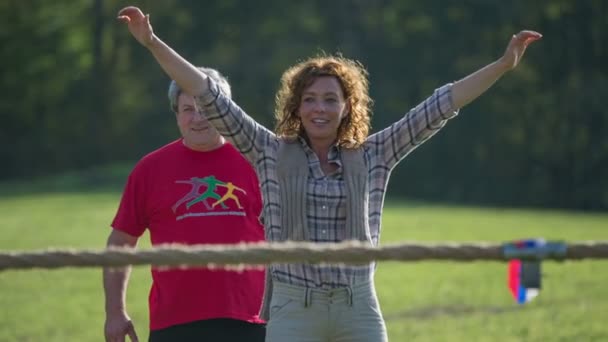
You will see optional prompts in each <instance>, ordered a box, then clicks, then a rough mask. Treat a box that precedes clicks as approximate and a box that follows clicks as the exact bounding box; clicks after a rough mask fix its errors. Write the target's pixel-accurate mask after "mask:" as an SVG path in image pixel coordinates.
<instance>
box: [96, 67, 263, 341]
mask: <svg viewBox="0 0 608 342" xmlns="http://www.w3.org/2000/svg"><path fill="white" fill-rule="evenodd" d="M201 70H202V71H203V72H205V73H206V74H207V75H209V76H210V77H212V78H213V79H214V80H215V81H216V82H219V84H221V85H222V91H223V92H224V93H226V94H230V86H229V85H228V82H227V81H226V79H225V78H223V77H222V76H221V75H220V74H219V73H218V72H217V71H216V70H213V69H204V68H201ZM169 99H170V102H171V107H172V109H173V111H174V112H175V115H176V119H177V125H178V127H179V130H180V132H181V135H182V138H181V139H178V140H176V141H174V142H171V143H169V144H167V145H165V146H163V147H161V148H159V149H158V150H156V151H153V152H152V153H150V154H148V155H146V156H145V157H143V158H142V159H141V160H140V161H139V162H138V163H137V165H136V166H135V168H134V169H133V171H132V172H131V174H130V175H129V178H128V180H127V185H126V187H125V191H124V193H123V196H122V200H121V202H120V206H119V208H118V212H117V213H116V217H115V218H114V221H113V223H112V228H113V229H112V232H111V233H110V236H109V238H108V246H132V247H134V246H136V244H137V240H138V238H139V237H140V236H141V235H142V234H143V233H144V231H145V230H146V229H148V230H149V232H150V239H151V241H152V245H159V244H167V243H175V244H189V245H192V244H212V243H216V244H228V243H239V242H258V241H262V240H263V239H264V232H263V227H262V225H261V224H260V222H259V215H260V212H261V207H262V204H261V195H260V189H259V184H258V180H257V176H256V174H255V172H254V170H253V168H252V167H251V165H250V164H249V162H248V161H247V160H245V159H244V158H243V157H242V156H241V154H240V153H239V152H238V151H237V150H236V149H235V148H234V147H233V146H232V145H230V143H228V142H226V141H225V140H224V138H223V137H222V136H221V135H220V134H219V133H218V132H217V131H216V130H215V128H214V127H213V126H212V125H211V124H210V123H209V122H208V121H207V120H206V119H205V116H204V115H203V114H202V113H201V112H200V108H198V107H197V105H196V103H195V101H194V98H193V97H192V96H190V95H188V94H185V93H183V92H181V90H180V89H179V87H178V86H177V85H176V83H175V82H171V85H170V87H169ZM129 273H130V268H125V269H118V270H111V269H104V272H103V283H104V290H105V296H106V322H105V336H106V341H124V338H125V337H126V335H129V336H130V337H131V339H132V340H135V341H136V340H137V335H136V333H135V329H134V327H133V324H132V322H131V320H130V318H129V316H128V314H127V311H126V307H125V297H126V288H127V283H128V279H129ZM263 291H264V272H263V271H260V270H246V271H243V272H230V271H224V270H209V269H205V268H194V269H169V270H158V269H154V268H152V288H151V290H150V297H149V309H150V341H202V340H205V341H207V340H212V341H215V340H217V341H260V342H261V341H264V337H265V325H264V322H263V321H262V320H261V319H260V318H259V316H258V312H259V309H260V304H261V301H262V294H263Z"/></svg>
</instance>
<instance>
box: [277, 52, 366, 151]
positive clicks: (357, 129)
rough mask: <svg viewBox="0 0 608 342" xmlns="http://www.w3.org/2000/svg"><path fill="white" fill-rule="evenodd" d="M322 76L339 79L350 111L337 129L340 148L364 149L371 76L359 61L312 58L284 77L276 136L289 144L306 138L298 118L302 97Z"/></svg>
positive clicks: (279, 101)
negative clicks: (290, 141) (361, 147)
mask: <svg viewBox="0 0 608 342" xmlns="http://www.w3.org/2000/svg"><path fill="white" fill-rule="evenodd" d="M322 76H334V77H336V78H337V79H338V82H339V83H340V86H341V88H342V92H343V93H344V99H345V101H346V104H347V108H349V113H348V114H347V115H346V117H345V118H344V119H343V120H342V122H341V123H340V126H339V128H338V137H337V142H336V143H337V145H338V146H341V147H347V148H357V147H359V146H361V145H362V144H363V142H364V141H365V139H366V138H367V135H368V133H369V129H370V116H371V106H372V100H371V98H370V97H369V82H368V79H367V76H368V73H367V70H365V68H364V67H363V65H362V64H361V63H359V62H358V61H355V60H351V59H348V58H344V57H342V56H317V57H311V58H309V59H307V60H305V61H303V62H301V63H298V64H296V65H294V66H292V67H290V68H289V69H287V71H285V72H284V73H283V76H282V77H281V85H280V88H279V90H278V92H277V95H276V99H275V100H276V109H275V118H276V120H277V123H276V126H275V131H276V133H277V135H278V136H280V137H282V138H286V139H289V140H293V139H296V138H297V137H298V136H300V135H305V132H304V128H303V126H302V122H301V121H300V118H299V117H298V115H297V113H298V108H299V107H300V102H301V101H302V93H303V92H304V90H305V89H306V88H308V87H309V86H310V85H312V83H313V82H314V81H315V80H316V79H317V78H318V77H322Z"/></svg>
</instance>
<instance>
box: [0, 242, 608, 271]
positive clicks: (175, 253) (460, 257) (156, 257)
mask: <svg viewBox="0 0 608 342" xmlns="http://www.w3.org/2000/svg"><path fill="white" fill-rule="evenodd" d="M503 247H504V246H503V245H500V244H491V243H463V244H455V243H454V244H441V245H421V244H413V243H405V244H393V245H384V246H381V247H371V246H369V245H367V244H364V243H361V242H356V241H348V242H342V243H337V244H318V243H317V244H315V243H309V242H305V243H293V242H287V243H259V244H236V245H197V246H183V245H169V246H161V247H157V248H153V249H147V250H136V249H131V248H109V249H105V250H97V251H95V250H72V249H66V250H44V251H33V252H20V251H13V252H0V271H3V270H8V269H31V268H61V267H99V266H101V267H119V266H125V265H155V266H173V267H186V266H207V267H217V266H227V265H236V266H237V268H242V267H244V266H245V265H249V266H252V265H268V264H273V263H301V262H303V263H344V264H365V263H369V262H371V261H423V260H444V261H447V260H450V261H505V260H508V259H509V258H508V257H505V254H504V250H503ZM534 259H536V260H539V259H542V260H565V259H568V260H581V259H608V241H599V242H598V241H590V242H577V243H570V244H568V245H567V248H566V250H565V253H563V254H562V255H556V254H551V253H549V254H543V255H542V256H540V257H537V258H534ZM227 268H232V267H227Z"/></svg>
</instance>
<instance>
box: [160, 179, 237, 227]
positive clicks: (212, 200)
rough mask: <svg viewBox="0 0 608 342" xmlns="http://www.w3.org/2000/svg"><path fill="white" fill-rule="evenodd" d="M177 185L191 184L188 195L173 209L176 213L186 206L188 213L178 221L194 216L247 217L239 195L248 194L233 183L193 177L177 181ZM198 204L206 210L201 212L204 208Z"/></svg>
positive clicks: (179, 217) (178, 218)
mask: <svg viewBox="0 0 608 342" xmlns="http://www.w3.org/2000/svg"><path fill="white" fill-rule="evenodd" d="M175 183H178V184H189V185H190V186H191V188H190V190H189V191H188V193H187V194H186V195H184V197H182V198H181V199H179V200H178V201H177V202H176V203H175V204H174V205H173V207H171V209H173V212H174V213H176V212H177V209H178V208H179V207H180V206H181V205H182V204H185V208H186V210H187V211H188V212H186V213H185V214H183V215H179V216H177V218H176V220H181V219H184V218H186V217H193V216H223V215H237V216H245V211H243V206H242V205H241V201H239V197H238V195H237V193H242V194H245V195H246V194H247V192H246V191H245V190H243V189H241V188H239V187H238V186H236V185H234V183H232V182H224V181H222V180H219V179H217V178H216V177H215V176H214V175H211V176H207V177H203V178H200V177H192V178H190V180H177V181H175ZM220 188H223V189H225V192H224V193H223V194H221V191H219V189H220ZM203 189H204V190H203ZM218 192H220V193H218ZM229 200H231V201H229ZM197 203H202V204H203V205H204V208H205V210H204V211H201V210H202V208H201V206H200V205H196V204H197ZM217 206H220V207H221V209H220V208H217Z"/></svg>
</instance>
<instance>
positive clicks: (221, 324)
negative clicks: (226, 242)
mask: <svg viewBox="0 0 608 342" xmlns="http://www.w3.org/2000/svg"><path fill="white" fill-rule="evenodd" d="M265 338H266V325H265V324H254V323H249V322H245V321H239V320H236V319H227V318H226V319H224V318H219V319H206V320H202V321H195V322H190V323H185V324H179V325H174V326H170V327H168V328H165V329H160V330H152V331H150V339H149V341H150V342H165V341H166V342H169V341H170V342H176V341H184V342H189V341H197V342H198V341H222V342H224V341H226V342H245V341H246V342H249V341H251V342H264V339H265Z"/></svg>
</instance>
